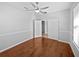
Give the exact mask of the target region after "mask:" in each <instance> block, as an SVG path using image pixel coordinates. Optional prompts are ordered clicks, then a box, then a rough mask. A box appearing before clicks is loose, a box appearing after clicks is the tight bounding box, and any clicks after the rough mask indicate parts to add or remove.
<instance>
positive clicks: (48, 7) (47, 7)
mask: <svg viewBox="0 0 79 59" xmlns="http://www.w3.org/2000/svg"><path fill="white" fill-rule="evenodd" d="M47 8H49V7H43V8H40V9H41V10H44V9H47Z"/></svg>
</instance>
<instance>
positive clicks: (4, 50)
mask: <svg viewBox="0 0 79 59" xmlns="http://www.w3.org/2000/svg"><path fill="white" fill-rule="evenodd" d="M29 39H31V38H28V39H26V40H24V41H22V42H19V43H17V44H14V45H12V46H9V47H7V48H5V49H3V50H0V53H1V52H4V51H6V50H8V49H10V48H13V47H15V46H17V45H19V44H21V43H23V42H26V41H28V40H29Z"/></svg>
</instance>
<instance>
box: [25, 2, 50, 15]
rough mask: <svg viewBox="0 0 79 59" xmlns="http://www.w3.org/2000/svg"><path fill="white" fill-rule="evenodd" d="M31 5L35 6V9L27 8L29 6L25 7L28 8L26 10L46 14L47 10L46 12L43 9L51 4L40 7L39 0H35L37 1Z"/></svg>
mask: <svg viewBox="0 0 79 59" xmlns="http://www.w3.org/2000/svg"><path fill="white" fill-rule="evenodd" d="M31 5H32V6H33V8H34V9H29V8H27V7H24V8H25V9H26V11H34V12H35V13H42V14H46V13H47V12H46V11H43V10H45V9H48V8H49V6H46V7H43V8H40V7H39V2H35V3H32V2H31Z"/></svg>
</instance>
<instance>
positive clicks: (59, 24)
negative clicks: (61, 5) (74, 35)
mask: <svg viewBox="0 0 79 59" xmlns="http://www.w3.org/2000/svg"><path fill="white" fill-rule="evenodd" d="M49 16H50V17H48V19H49V21H48V22H49V23H48V34H49V37H51V38H56V39H58V40H62V41H66V42H69V41H70V38H71V31H70V30H71V29H70V26H71V24H70V22H71V17H70V16H71V14H70V9H66V10H62V11H59V12H55V13H50V15H49Z"/></svg>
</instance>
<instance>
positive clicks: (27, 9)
mask: <svg viewBox="0 0 79 59" xmlns="http://www.w3.org/2000/svg"><path fill="white" fill-rule="evenodd" d="M24 8H25V9H26V11H34V10H32V9H29V8H27V7H24Z"/></svg>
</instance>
